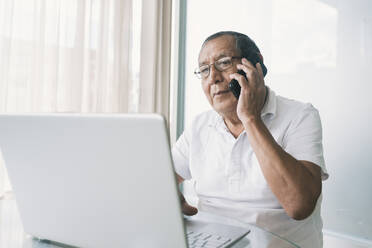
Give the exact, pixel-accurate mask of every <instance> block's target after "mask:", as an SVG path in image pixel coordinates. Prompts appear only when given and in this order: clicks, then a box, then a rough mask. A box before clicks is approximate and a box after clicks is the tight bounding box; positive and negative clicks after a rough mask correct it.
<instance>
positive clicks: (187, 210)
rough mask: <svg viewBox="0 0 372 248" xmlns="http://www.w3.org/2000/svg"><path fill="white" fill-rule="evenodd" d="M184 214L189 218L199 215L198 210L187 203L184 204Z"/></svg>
mask: <svg viewBox="0 0 372 248" xmlns="http://www.w3.org/2000/svg"><path fill="white" fill-rule="evenodd" d="M182 213H183V214H185V215H188V216H191V215H195V214H197V213H198V209H197V208H195V207H193V206H190V205H189V204H188V203H187V202H183V203H182Z"/></svg>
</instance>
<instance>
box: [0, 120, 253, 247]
mask: <svg viewBox="0 0 372 248" xmlns="http://www.w3.org/2000/svg"><path fill="white" fill-rule="evenodd" d="M0 148H1V151H2V154H3V158H4V160H5V164H6V167H7V169H8V173H9V177H10V181H11V183H12V186H13V189H14V192H15V196H16V200H17V204H18V208H19V212H20V215H21V219H22V222H23V226H24V230H25V232H27V233H29V234H31V235H32V236H34V237H37V238H40V239H45V240H51V241H55V242H58V243H63V244H68V245H73V246H78V247H110V248H113V247H141V248H142V247H162V248H164V247H171V248H174V247H180V248H183V247H227V246H229V245H231V244H232V243H234V242H235V241H236V240H238V239H240V238H241V237H243V236H244V235H245V234H247V233H248V232H249V230H246V229H242V228H237V227H231V226H222V225H214V224H213V225H208V224H205V223H198V224H195V223H194V224H192V225H191V227H190V230H186V229H185V224H184V218H183V215H182V212H181V210H180V203H179V197H178V190H177V184H176V180H175V174H174V170H173V165H172V158H171V153H170V147H169V141H168V135H167V129H166V125H165V121H164V119H163V118H162V117H161V116H160V115H156V114H115V115H109V114H26V115H4V114H3V115H0ZM188 225H189V224H188ZM208 227H212V228H211V229H208ZM206 241H207V242H206Z"/></svg>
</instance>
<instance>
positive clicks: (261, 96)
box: [230, 58, 266, 123]
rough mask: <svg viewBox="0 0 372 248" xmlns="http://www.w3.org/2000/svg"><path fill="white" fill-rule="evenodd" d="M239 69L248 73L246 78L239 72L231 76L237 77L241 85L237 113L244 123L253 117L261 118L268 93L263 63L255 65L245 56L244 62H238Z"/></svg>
mask: <svg viewBox="0 0 372 248" xmlns="http://www.w3.org/2000/svg"><path fill="white" fill-rule="evenodd" d="M237 69H238V70H243V71H244V72H245V74H246V78H245V77H244V76H242V75H240V74H238V73H234V74H231V75H230V78H231V79H233V78H234V79H236V80H237V81H238V82H239V85H240V87H241V91H240V96H239V100H238V105H237V110H236V111H237V115H238V117H239V119H240V120H241V121H242V122H243V123H245V122H246V121H249V120H251V119H252V118H254V119H260V118H261V110H262V108H263V105H264V102H265V95H266V88H265V82H264V76H263V72H262V67H261V64H260V63H257V64H256V67H254V65H253V64H252V63H251V62H250V61H248V60H247V59H246V58H243V59H242V64H238V65H237Z"/></svg>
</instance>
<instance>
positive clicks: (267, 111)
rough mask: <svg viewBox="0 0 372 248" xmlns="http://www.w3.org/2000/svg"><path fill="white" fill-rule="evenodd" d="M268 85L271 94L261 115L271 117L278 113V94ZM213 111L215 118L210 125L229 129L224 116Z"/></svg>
mask: <svg viewBox="0 0 372 248" xmlns="http://www.w3.org/2000/svg"><path fill="white" fill-rule="evenodd" d="M266 87H267V90H268V94H269V95H268V96H267V100H266V103H265V105H264V107H263V109H262V111H261V117H264V116H266V115H270V117H274V116H275V114H276V94H275V92H274V91H273V90H271V89H270V88H269V87H268V86H266ZM213 112H214V113H215V118H213V119H212V120H211V122H209V124H208V126H210V127H216V128H218V129H220V130H221V129H222V130H225V129H227V127H226V124H225V122H224V121H223V118H222V116H221V115H220V114H219V113H217V112H216V111H215V110H213Z"/></svg>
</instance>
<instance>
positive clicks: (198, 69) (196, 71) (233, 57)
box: [194, 56, 242, 79]
mask: <svg viewBox="0 0 372 248" xmlns="http://www.w3.org/2000/svg"><path fill="white" fill-rule="evenodd" d="M226 58H231V60H233V59H241V58H242V57H239V56H226V57H222V58H220V59H218V60H216V61H214V62H213V63H210V64H208V65H203V66H208V75H206V76H205V77H203V76H202V75H201V71H200V66H199V67H197V68H195V70H194V74H195V76H196V77H197V78H198V79H206V78H207V77H209V74H210V73H211V66H212V65H214V68H216V70H218V71H220V72H223V71H226V70H228V69H230V68H231V67H229V68H226V69H224V70H220V69H218V66H216V63H218V62H219V61H221V60H222V59H226ZM231 64H232V63H231Z"/></svg>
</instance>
